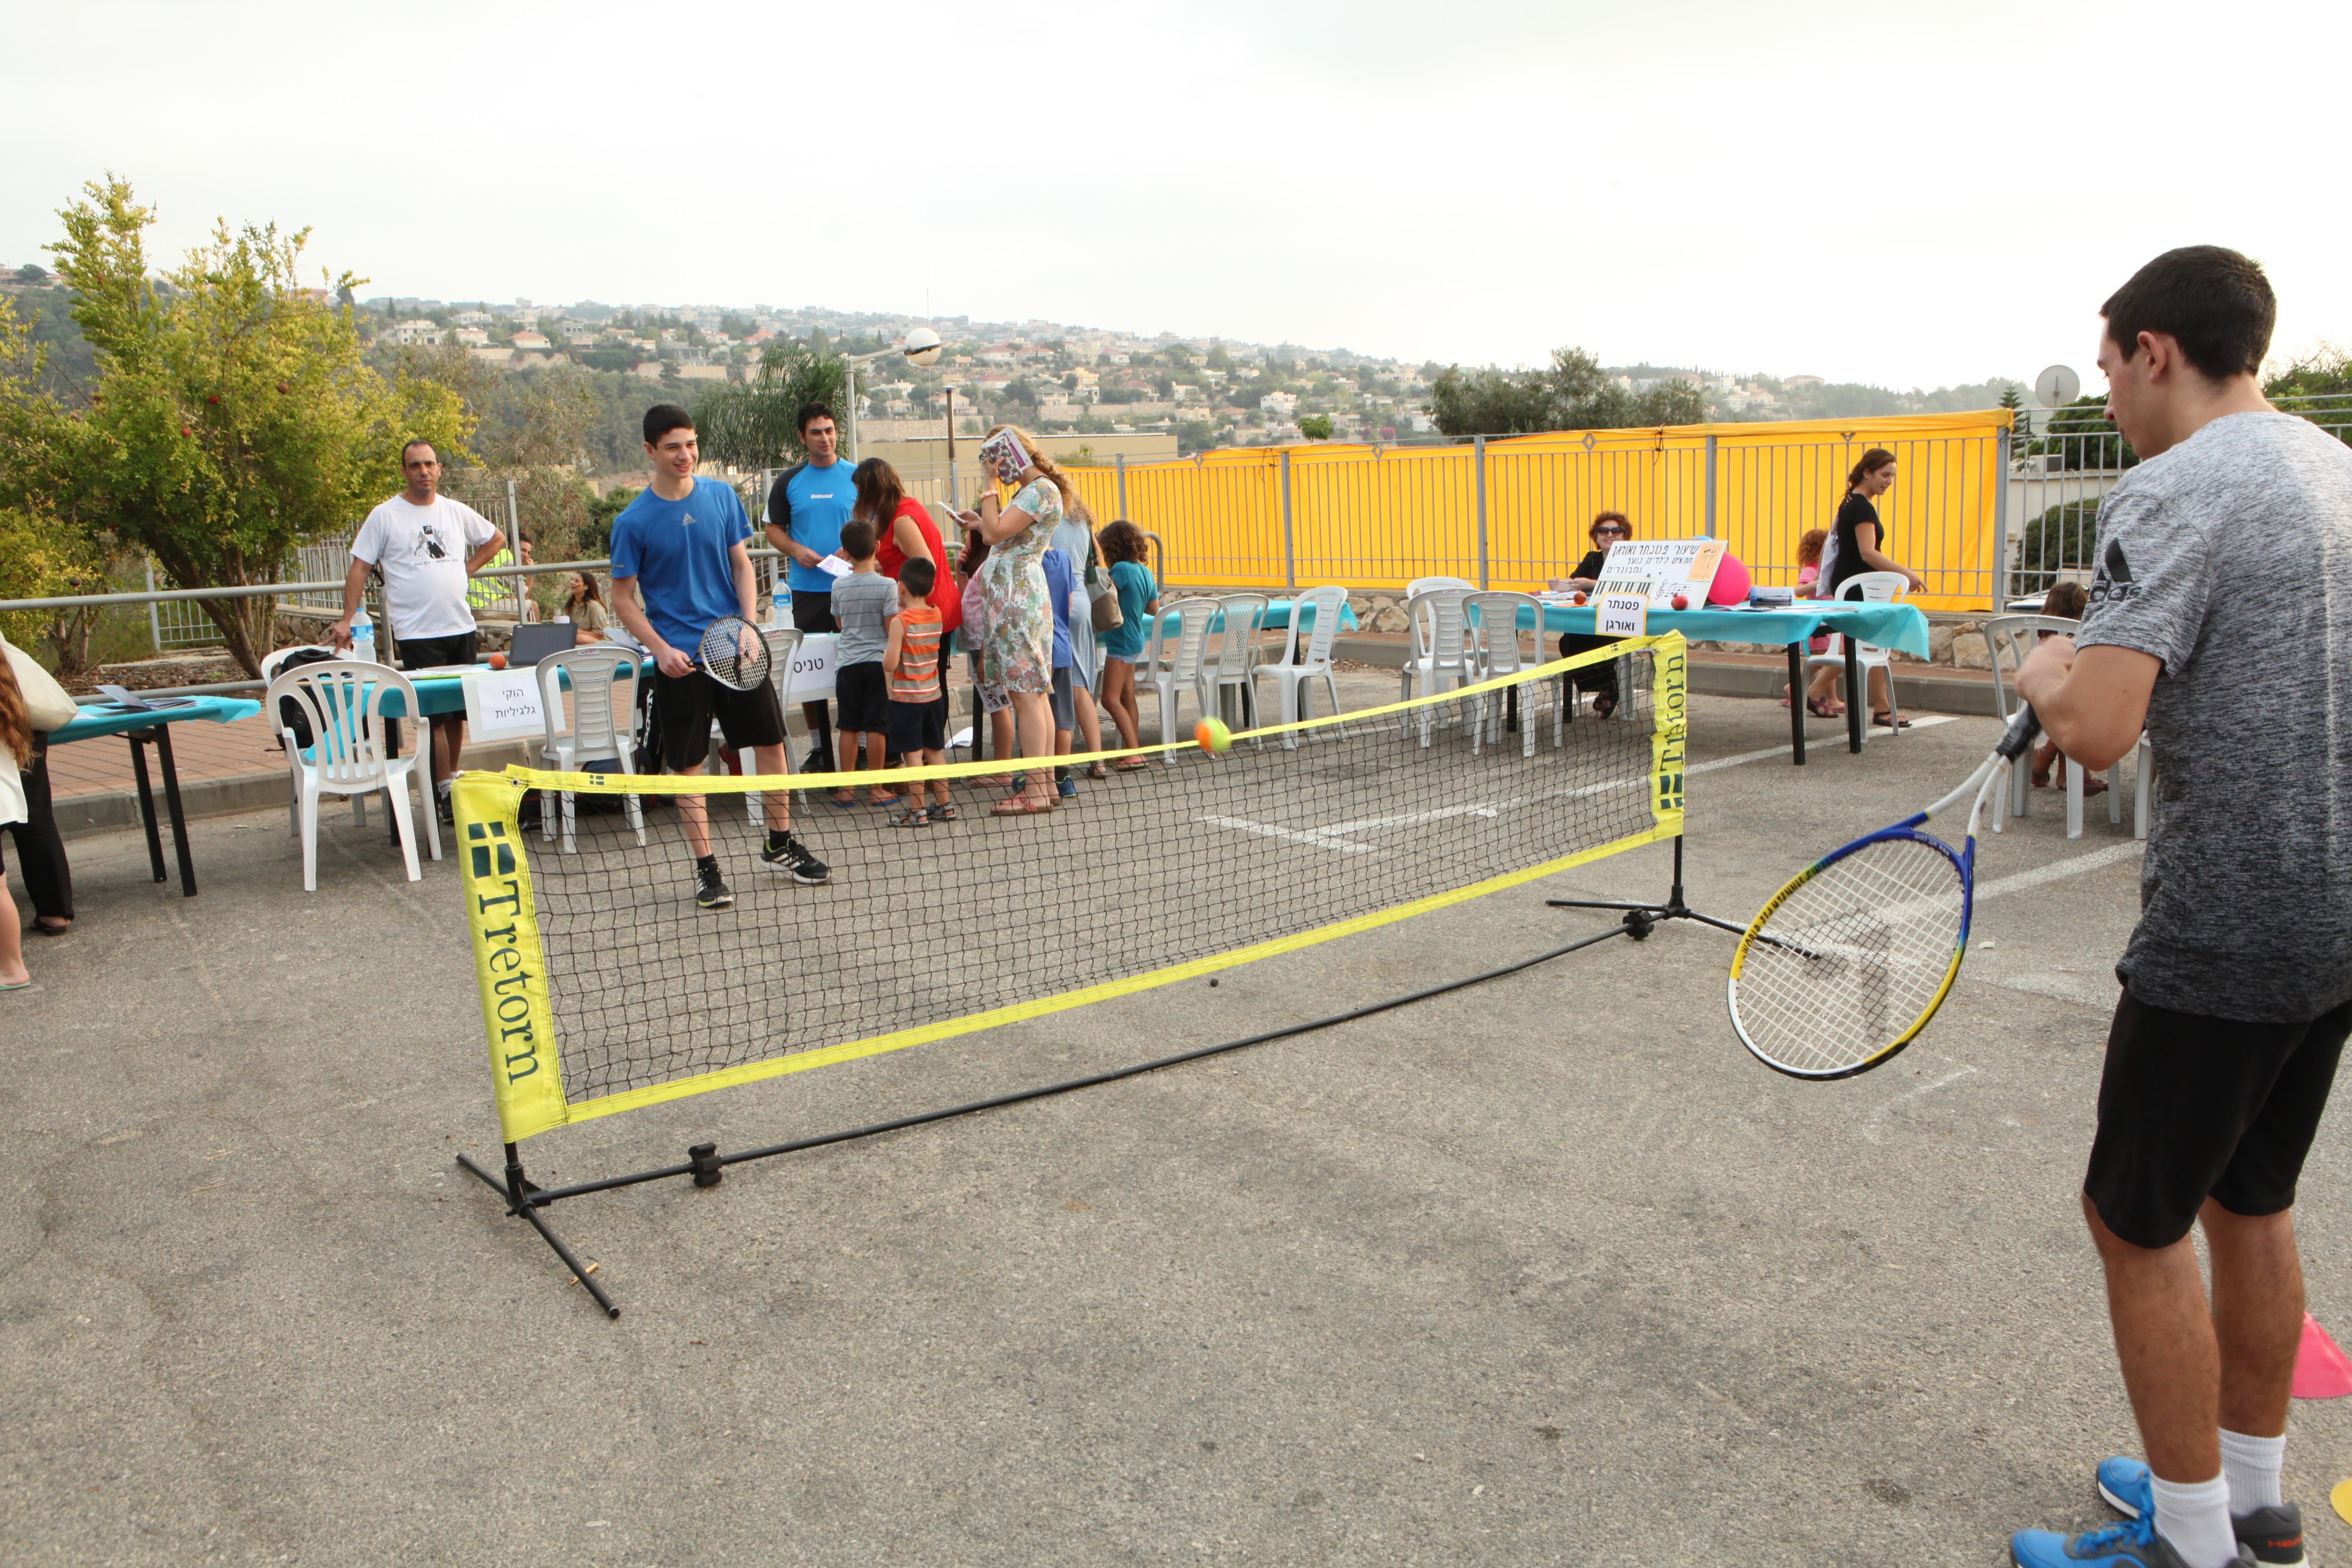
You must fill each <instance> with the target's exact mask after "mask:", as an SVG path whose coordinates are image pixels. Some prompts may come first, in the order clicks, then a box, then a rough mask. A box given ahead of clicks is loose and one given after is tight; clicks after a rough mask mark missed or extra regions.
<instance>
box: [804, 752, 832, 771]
mask: <svg viewBox="0 0 2352 1568" xmlns="http://www.w3.org/2000/svg"><path fill="white" fill-rule="evenodd" d="M801 772H803V773H831V772H833V758H832V757H831V756H830V755H829V754H828V749H827V748H826V747H824V746H815V747H812V748H811V749H810V751H809V754H808V755H807V756H805V757H803V758H802V759H801Z"/></svg>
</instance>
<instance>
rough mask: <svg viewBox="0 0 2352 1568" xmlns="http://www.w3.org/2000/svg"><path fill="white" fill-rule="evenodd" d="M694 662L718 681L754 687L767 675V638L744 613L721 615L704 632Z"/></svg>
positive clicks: (735, 686)
mask: <svg viewBox="0 0 2352 1568" xmlns="http://www.w3.org/2000/svg"><path fill="white" fill-rule="evenodd" d="M694 662H695V663H696V664H697V665H699V666H700V667H701V668H702V672H703V673H704V674H706V675H708V676H709V677H710V679H713V680H715V681H717V682H719V685H721V686H724V687H727V688H729V689H732V690H736V691H751V690H753V689H757V688H758V686H759V684H760V682H761V681H763V680H765V679H768V639H767V638H765V637H761V635H760V630H759V628H758V627H757V626H753V625H752V624H751V622H749V621H747V620H745V619H744V618H743V617H742V616H719V618H718V619H717V620H715V621H713V622H711V623H710V629H709V631H706V632H704V633H703V634H702V642H701V645H700V646H699V647H698V648H696V650H695V655H694Z"/></svg>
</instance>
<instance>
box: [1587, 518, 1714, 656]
mask: <svg viewBox="0 0 2352 1568" xmlns="http://www.w3.org/2000/svg"><path fill="white" fill-rule="evenodd" d="M1722 564H1723V541H1721V540H1719V539H1628V540H1624V541H1622V542H1619V543H1616V544H1613V545H1612V546H1610V549H1609V553H1608V555H1607V556H1606V557H1604V558H1603V559H1602V561H1601V580H1600V582H1599V583H1598V584H1595V585H1594V587H1595V591H1596V592H1599V593H1614V592H1617V591H1619V590H1621V589H1623V588H1627V587H1630V585H1631V584H1633V583H1635V582H1637V581H1638V582H1641V583H1643V584H1644V585H1645V587H1646V589H1647V592H1648V594H1649V597H1650V608H1652V609H1654V610H1664V609H1670V608H1672V607H1673V605H1674V597H1675V595H1676V594H1680V595H1684V597H1685V599H1687V600H1688V601H1689V605H1690V608H1692V609H1694V610H1703V609H1705V608H1706V591H1707V590H1708V589H1709V588H1711V587H1713V586H1714V585H1715V569H1716V568H1717V567H1718V566H1720V565H1722ZM1633 635H1635V636H1639V635H1641V634H1639V633H1635V634H1633Z"/></svg>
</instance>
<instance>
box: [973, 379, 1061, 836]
mask: <svg viewBox="0 0 2352 1568" xmlns="http://www.w3.org/2000/svg"><path fill="white" fill-rule="evenodd" d="M980 462H981V467H982V469H983V470H984V471H985V472H986V473H987V474H988V475H989V476H990V477H991V478H992V479H994V480H995V481H996V483H997V484H1004V485H1013V484H1017V485H1019V486H1020V487H1021V488H1020V489H1019V490H1018V491H1017V492H1016V493H1015V494H1014V495H1013V500H1012V502H1011V503H1010V504H1009V505H1000V504H999V502H998V500H997V493H996V489H995V486H993V485H991V486H989V487H987V488H985V489H982V492H981V498H980V511H979V514H978V516H977V517H975V518H974V519H972V520H971V523H970V526H971V527H972V528H973V529H974V530H975V531H977V532H978V533H979V534H980V537H981V538H982V539H983V540H985V541H986V542H988V544H989V546H990V553H989V557H988V561H987V563H985V564H984V565H982V567H981V574H980V576H981V592H982V595H984V596H985V597H986V599H987V602H988V633H987V637H986V639H985V641H984V642H983V643H982V647H981V672H982V679H985V680H988V681H990V682H992V683H993V684H995V685H998V686H1002V687H1003V689H1005V690H1006V691H1007V692H1008V693H1010V694H1011V696H1012V698H1013V722H1014V725H1015V727H1016V729H1017V731H1018V733H1019V736H1020V742H1021V754H1022V755H1023V756H1024V757H1026V758H1029V759H1031V760H1032V761H1033V762H1034V764H1035V765H1034V766H1032V767H1030V768H1028V769H1027V770H1025V771H1024V773H1023V774H1022V776H1021V779H1020V781H1019V783H1020V787H1019V788H1017V789H1016V790H1015V791H1014V792H1013V794H1012V795H1007V796H1005V797H1004V798H1003V800H1001V801H998V802H997V803H996V805H994V806H992V807H991V808H990V810H991V814H992V815H993V816H1025V815H1027V814H1029V813H1032V812H1039V811H1052V810H1053V809H1054V808H1055V807H1056V806H1057V805H1060V804H1061V801H1060V798H1059V797H1058V796H1056V795H1055V793H1054V769H1053V762H1052V758H1053V755H1054V709H1053V691H1054V668H1053V659H1054V607H1053V605H1052V603H1051V600H1050V598H1049V596H1048V595H1047V594H1046V591H1045V564H1044V563H1045V551H1046V549H1047V547H1048V546H1050V545H1051V544H1052V543H1053V542H1054V530H1055V528H1057V527H1059V526H1060V525H1061V521H1062V515H1063V505H1064V502H1065V501H1066V500H1067V499H1068V495H1069V488H1070V487H1069V481H1068V480H1067V479H1064V478H1063V477H1062V473H1061V470H1060V469H1058V468H1055V466H1054V464H1053V461H1052V459H1051V458H1047V457H1045V455H1044V454H1043V453H1041V452H1039V451H1038V450H1037V448H1036V447H1035V446H1034V444H1033V443H1032V442H1031V441H1030V439H1029V437H1027V436H1025V435H1024V434H1022V433H1021V432H1020V431H1019V430H1017V429H1015V428H1014V427H1013V426H1010V425H1000V426H997V427H996V428H995V429H993V430H992V431H990V432H989V433H988V438H987V439H986V440H984V441H982V443H981V446H980Z"/></svg>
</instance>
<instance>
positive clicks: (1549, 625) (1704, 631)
mask: <svg viewBox="0 0 2352 1568" xmlns="http://www.w3.org/2000/svg"><path fill="white" fill-rule="evenodd" d="M1594 613H1595V612H1594V610H1593V607H1592V606H1591V605H1582V606H1581V607H1580V606H1577V605H1545V606H1544V630H1546V631H1548V632H1584V633H1588V634H1589V633H1591V630H1592V620H1593V616H1594ZM1649 627H1650V630H1651V632H1652V633H1653V634H1655V633H1658V632H1680V633H1682V634H1683V636H1685V637H1688V638H1689V639H1690V640H1691V641H1693V642H1750V643H1769V644H1771V645H1772V646H1773V647H1785V646H1786V645H1788V644H1790V643H1792V642H1802V641H1804V640H1805V639H1806V638H1808V637H1811V636H1812V635H1813V634H1814V633H1816V632H1841V633H1843V634H1845V635H1846V636H1848V637H1854V638H1856V639H1858V640H1859V641H1862V642H1866V643H1871V644H1874V646H1876V647H1892V648H1900V649H1901V650H1902V651H1903V652H1905V653H1907V654H1914V655H1916V656H1917V657H1918V658H1927V616H1925V615H1924V614H1922V613H1921V612H1920V610H1919V607H1918V606H1917V605H1880V604H1871V603H1869V602H1867V601H1864V602H1858V603H1851V604H1844V605H1834V606H1832V605H1826V604H1824V605H1819V606H1814V605H1807V606H1805V607H1803V608H1801V609H1794V610H1652V611H1651V612H1650V617H1649ZM1519 628H1520V629H1521V630H1522V631H1524V630H1527V629H1528V611H1527V608H1526V606H1525V605H1522V606H1520V609H1519Z"/></svg>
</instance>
